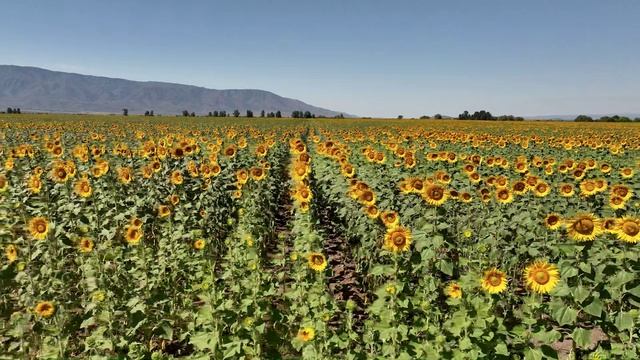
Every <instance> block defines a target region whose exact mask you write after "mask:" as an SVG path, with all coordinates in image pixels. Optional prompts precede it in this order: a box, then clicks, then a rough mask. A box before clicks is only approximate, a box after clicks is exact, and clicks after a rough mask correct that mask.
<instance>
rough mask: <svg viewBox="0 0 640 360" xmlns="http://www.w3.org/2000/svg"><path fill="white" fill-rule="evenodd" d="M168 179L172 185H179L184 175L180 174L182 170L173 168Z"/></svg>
mask: <svg viewBox="0 0 640 360" xmlns="http://www.w3.org/2000/svg"><path fill="white" fill-rule="evenodd" d="M170 181H171V183H172V184H173V185H180V184H182V182H183V181H184V177H183V176H182V172H181V171H180V170H174V171H173V172H171V177H170Z"/></svg>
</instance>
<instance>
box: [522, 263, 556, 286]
mask: <svg viewBox="0 0 640 360" xmlns="http://www.w3.org/2000/svg"><path fill="white" fill-rule="evenodd" d="M524 280H525V282H526V283H527V286H528V287H529V288H530V289H531V290H533V291H535V292H537V293H539V294H546V293H548V292H549V291H551V290H553V288H555V287H556V285H557V284H558V282H559V281H560V272H559V271H558V268H557V267H556V266H555V265H554V264H549V263H547V262H546V261H535V262H534V263H533V264H530V265H529V266H527V267H526V268H525V269H524Z"/></svg>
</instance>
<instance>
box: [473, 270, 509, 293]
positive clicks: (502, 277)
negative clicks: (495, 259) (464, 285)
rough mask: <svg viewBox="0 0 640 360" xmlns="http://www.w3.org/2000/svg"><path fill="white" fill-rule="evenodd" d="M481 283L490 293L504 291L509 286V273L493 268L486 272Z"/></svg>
mask: <svg viewBox="0 0 640 360" xmlns="http://www.w3.org/2000/svg"><path fill="white" fill-rule="evenodd" d="M480 285H482V289H484V290H485V291H486V292H488V293H489V294H497V293H500V292H503V291H504V290H505V289H506V288H507V275H506V274H505V273H504V272H502V271H500V270H498V269H497V268H491V269H489V270H487V271H485V272H484V275H483V276H482V279H480Z"/></svg>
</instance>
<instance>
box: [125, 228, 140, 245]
mask: <svg viewBox="0 0 640 360" xmlns="http://www.w3.org/2000/svg"><path fill="white" fill-rule="evenodd" d="M124 238H125V240H126V241H127V243H128V244H129V245H138V243H140V239H141V238H142V229H140V228H139V227H136V226H127V227H126V228H125V237H124Z"/></svg>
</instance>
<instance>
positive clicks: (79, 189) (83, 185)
mask: <svg viewBox="0 0 640 360" xmlns="http://www.w3.org/2000/svg"><path fill="white" fill-rule="evenodd" d="M73 192H75V193H76V195H78V196H80V197H83V198H88V197H89V196H91V194H92V193H93V188H92V187H91V183H90V182H89V178H87V177H86V176H83V177H82V178H80V179H78V181H76V182H75V184H73Z"/></svg>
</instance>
